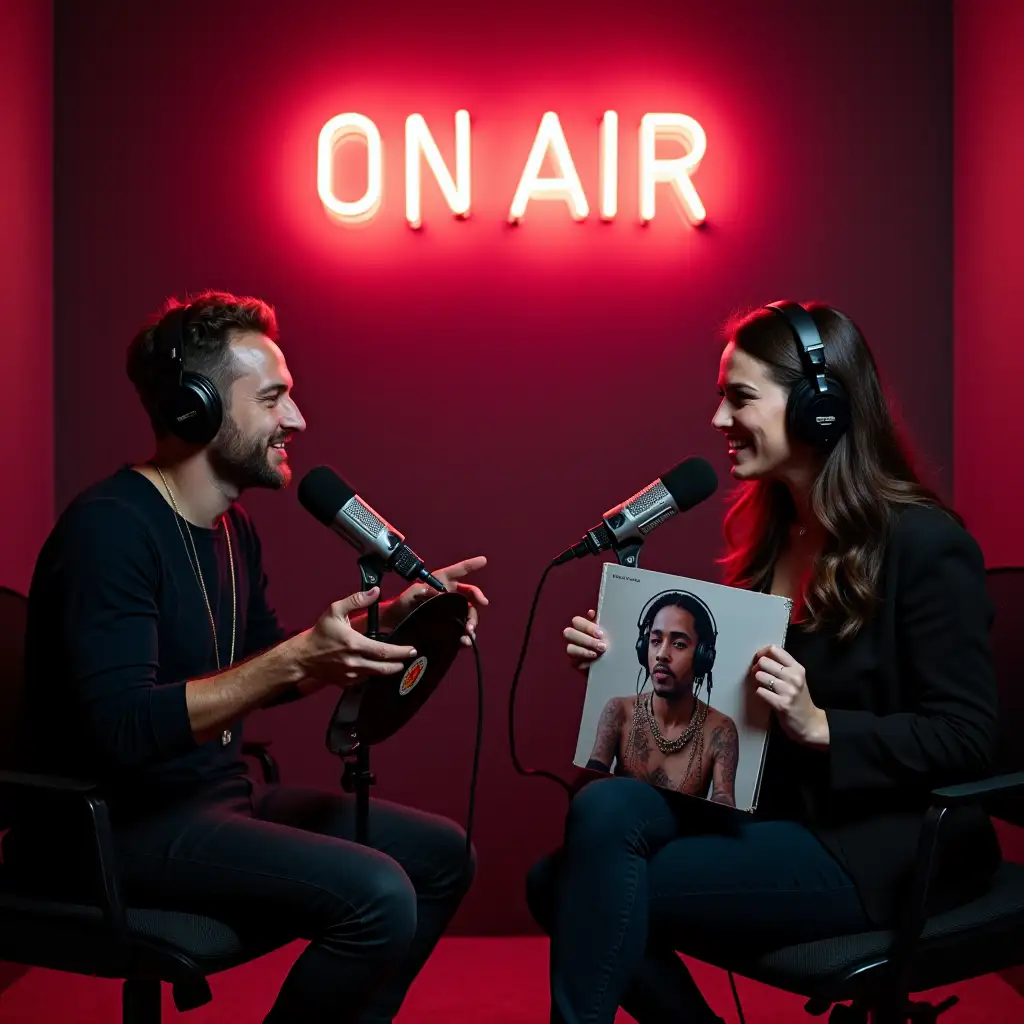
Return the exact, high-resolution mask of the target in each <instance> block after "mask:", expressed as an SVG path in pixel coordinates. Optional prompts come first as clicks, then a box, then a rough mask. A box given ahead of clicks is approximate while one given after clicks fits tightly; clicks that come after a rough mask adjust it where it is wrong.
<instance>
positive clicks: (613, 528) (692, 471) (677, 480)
mask: <svg viewBox="0 0 1024 1024" xmlns="http://www.w3.org/2000/svg"><path fill="white" fill-rule="evenodd" d="M717 489H718V476H717V475H716V473H715V471H714V469H713V468H712V466H711V463H710V462H707V461H706V460H705V459H701V458H698V457H696V456H694V457H692V458H689V459H684V460H683V461H682V462H680V463H679V465H678V466H676V467H675V468H674V469H670V470H669V471H668V472H667V473H665V474H663V475H662V476H660V477H659V478H658V479H657V480H655V481H654V482H653V483H650V484H648V485H647V486H646V487H645V488H644V489H643V490H642V491H637V493H636V494H634V495H633V497H631V498H628V499H627V500H626V501H624V502H622V504H621V505H616V506H615V507H614V508H610V509H609V510H608V511H607V512H605V514H604V515H603V516H602V517H601V522H599V523H598V524H597V525H596V526H593V527H591V528H590V529H589V530H587V532H586V533H585V534H584V535H583V539H582V540H580V541H579V543H577V544H574V545H573V546H572V547H571V548H566V549H565V551H563V552H562V553H561V554H560V555H559V556H558V557H557V558H556V559H555V560H554V563H553V564H554V565H562V564H564V563H565V562H571V561H572V560H573V559H574V558H585V557H586V556H587V555H597V554H600V553H601V552H602V551H608V550H609V549H611V550H616V551H617V550H618V549H619V548H621V547H623V546H624V545H627V544H640V543H643V541H644V539H645V538H646V537H647V535H648V534H649V533H650V532H651V531H652V530H654V529H655V528H656V527H658V526H661V524H662V523H664V522H665V521H666V520H668V519H671V518H672V517H673V516H674V515H675V514H676V513H677V512H687V511H688V510H689V509H691V508H693V507H694V505H699V504H700V503H701V502H702V501H706V500H707V499H708V498H710V497H711V495H712V494H714V493H715V491H716V490H717Z"/></svg>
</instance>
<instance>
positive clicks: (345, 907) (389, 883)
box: [325, 857, 417, 959]
mask: <svg viewBox="0 0 1024 1024" xmlns="http://www.w3.org/2000/svg"><path fill="white" fill-rule="evenodd" d="M361 876H362V877H361V879H360V883H361V884H360V892H359V896H358V897H354V896H353V895H352V894H351V887H350V885H346V880H345V878H344V877H341V878H339V879H338V884H337V886H336V887H335V897H336V912H335V914H334V915H333V917H334V920H333V922H332V925H331V927H330V928H328V930H327V935H326V936H325V939H326V941H327V942H328V943H330V942H331V941H334V942H337V943H339V944H342V943H343V944H344V945H346V946H349V945H350V944H353V943H354V944H355V945H357V946H358V947H360V948H361V949H362V950H363V951H365V952H366V953H367V954H370V955H374V956H380V957H382V958H386V959H391V958H398V957H401V956H402V955H403V954H404V953H405V951H406V950H407V949H408V947H409V945H410V943H411V942H412V940H413V937H414V936H415V934H416V924H417V919H416V890H415V888H413V884H412V882H410V881H409V877H408V876H407V875H406V873H405V872H404V871H403V870H402V868H401V867H400V866H399V865H398V864H396V863H395V862H394V861H392V860H390V859H388V858H385V857H377V858H375V859H374V861H373V862H372V863H371V864H369V865H367V867H366V869H365V870H364V871H363V872H362V873H361Z"/></svg>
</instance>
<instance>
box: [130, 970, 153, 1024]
mask: <svg viewBox="0 0 1024 1024" xmlns="http://www.w3.org/2000/svg"><path fill="white" fill-rule="evenodd" d="M160 995H161V993H160V982H159V980H158V979H156V978H129V979H128V980H127V981H125V983H124V985H122V986H121V1024H160V1019H161V1006H160Z"/></svg>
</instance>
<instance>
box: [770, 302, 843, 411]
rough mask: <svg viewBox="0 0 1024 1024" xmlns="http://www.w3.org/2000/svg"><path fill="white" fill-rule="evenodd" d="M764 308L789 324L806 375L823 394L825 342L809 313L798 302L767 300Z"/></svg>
mask: <svg viewBox="0 0 1024 1024" xmlns="http://www.w3.org/2000/svg"><path fill="white" fill-rule="evenodd" d="M765 309H771V310H773V311H774V312H776V313H777V314H778V315H779V316H781V317H782V319H783V320H785V321H786V323H788V324H789V327H790V330H791V331H792V332H793V334H795V335H796V339H797V341H798V342H799V343H800V359H801V361H802V362H803V364H804V370H805V372H806V373H807V377H808V379H809V380H810V381H811V383H812V384H814V386H815V389H816V390H817V391H818V392H819V393H820V394H824V393H825V392H826V391H827V390H828V387H827V385H826V383H825V374H826V373H827V372H828V365H827V364H826V362H825V343H824V342H823V341H822V340H821V335H820V334H819V333H818V328H817V326H816V325H815V323H814V320H813V319H812V318H811V314H810V313H808V312H807V310H806V309H804V307H803V306H801V305H800V303H798V302H769V303H768V304H767V305H766V306H765Z"/></svg>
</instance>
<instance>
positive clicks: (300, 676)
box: [268, 629, 313, 690]
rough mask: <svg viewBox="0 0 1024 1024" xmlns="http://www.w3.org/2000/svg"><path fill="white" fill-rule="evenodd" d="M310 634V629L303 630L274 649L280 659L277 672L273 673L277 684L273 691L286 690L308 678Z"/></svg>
mask: <svg viewBox="0 0 1024 1024" xmlns="http://www.w3.org/2000/svg"><path fill="white" fill-rule="evenodd" d="M312 632H313V630H312V629H304V630H303V631H302V632H301V633H296V634H295V635H294V636H290V637H289V638H288V639H287V640H285V641H284V642H283V643H281V644H279V645H278V646H277V647H276V648H274V652H276V653H277V654H278V655H279V657H280V658H281V664H280V666H279V671H278V672H275V673H274V676H275V683H276V684H277V685H276V687H275V689H281V690H287V689H289V688H290V687H293V686H298V684H299V683H301V682H302V681H303V680H304V679H308V678H310V676H311V674H312V671H311V660H310V657H309V642H310V636H311V634H312ZM268 653H270V652H268Z"/></svg>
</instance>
